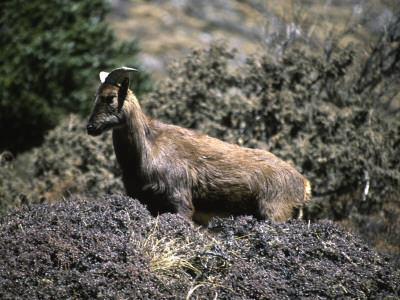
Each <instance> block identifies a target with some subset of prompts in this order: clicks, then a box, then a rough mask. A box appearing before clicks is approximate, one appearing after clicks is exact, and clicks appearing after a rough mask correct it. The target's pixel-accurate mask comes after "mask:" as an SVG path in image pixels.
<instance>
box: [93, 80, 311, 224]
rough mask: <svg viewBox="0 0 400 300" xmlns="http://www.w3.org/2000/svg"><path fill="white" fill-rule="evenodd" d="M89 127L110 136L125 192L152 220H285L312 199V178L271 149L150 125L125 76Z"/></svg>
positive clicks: (105, 94)
mask: <svg viewBox="0 0 400 300" xmlns="http://www.w3.org/2000/svg"><path fill="white" fill-rule="evenodd" d="M87 129H88V133H89V134H91V135H94V136H95V135H99V134H101V133H102V132H104V131H105V130H108V129H112V130H113V143H114V149H115V154H116V156H117V160H118V163H119V165H120V167H121V169H122V173H123V176H122V179H123V182H124V186H125V189H126V192H127V194H128V195H129V196H131V197H134V198H137V199H139V200H140V201H141V202H142V203H144V204H146V205H147V206H148V209H149V210H150V212H151V213H152V214H153V215H156V214H158V213H163V212H174V213H180V214H182V215H184V216H186V217H187V218H190V219H193V220H194V221H195V222H197V223H200V224H207V222H208V221H209V219H210V218H211V217H213V216H228V215H253V216H256V217H257V218H269V219H271V220H273V221H283V220H286V219H288V218H292V217H298V216H299V215H301V209H302V207H303V206H304V205H306V204H307V203H308V201H309V198H310V193H311V188H310V184H309V182H308V180H307V179H305V178H304V177H303V176H302V175H301V174H300V173H299V172H297V171H296V170H295V169H294V168H293V167H291V166H290V165H289V164H287V163H285V162H284V161H282V160H281V159H279V158H277V157H276V156H274V155H273V154H271V153H269V152H267V151H264V150H258V149H248V148H243V147H239V146H237V145H232V144H228V143H225V142H223V141H220V140H218V139H215V138H212V137H208V136H205V135H202V134H199V133H197V132H195V131H192V130H188V129H184V128H181V127H178V126H174V125H166V124H163V123H161V122H158V121H157V120H152V119H149V118H148V117H146V115H145V114H144V113H143V112H142V110H141V108H140V106H139V102H138V101H137V99H136V97H135V95H134V94H133V93H132V92H131V91H130V90H129V79H128V78H125V79H124V80H123V82H122V83H121V84H120V85H118V86H114V85H110V84H107V83H103V84H102V85H101V86H100V88H99V90H98V94H97V96H96V102H95V106H94V108H93V112H92V115H91V116H90V119H89V122H88V126H87ZM296 214H297V216H296Z"/></svg>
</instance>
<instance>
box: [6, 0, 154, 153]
mask: <svg viewBox="0 0 400 300" xmlns="http://www.w3.org/2000/svg"><path fill="white" fill-rule="evenodd" d="M108 12H109V5H108V2H107V1H106V0H94V1H93V0H83V1H81V0H79V1H78V0H72V1H64V0H55V1H45V0H37V1H28V0H5V1H2V2H1V4H0V28H1V35H0V44H1V45H2V46H1V47H0V72H1V74H2V76H1V77H0V135H1V137H2V138H1V140H0V152H2V151H4V150H9V151H12V152H13V153H16V152H22V151H24V150H26V149H29V148H30V147H32V146H37V145H39V144H40V143H41V141H42V140H43V135H44V133H45V132H46V131H47V130H48V129H50V128H52V127H54V126H55V125H56V124H57V122H58V121H59V120H60V118H61V116H63V115H65V114H66V113H70V112H74V113H83V114H87V113H88V112H89V111H90V108H91V105H92V101H88V98H90V97H91V95H93V87H94V85H93V83H94V82H95V80H96V79H97V78H98V77H97V76H98V72H99V71H101V69H105V70H110V69H113V68H115V67H117V66H120V65H121V64H128V65H130V66H135V65H137V61H135V60H134V59H133V57H134V55H135V54H136V53H137V52H138V46H137V42H136V41H130V42H123V43H118V42H117V40H116V36H115V34H114V32H113V31H112V30H111V28H110V27H109V26H108V24H107V23H106V22H105V17H106V15H107V13H108ZM147 78H148V76H147V75H146V74H145V73H140V74H139V75H138V76H135V78H133V82H134V83H133V86H134V87H135V89H136V91H137V93H139V94H140V93H141V92H142V91H143V90H145V89H146V88H148V81H147Z"/></svg>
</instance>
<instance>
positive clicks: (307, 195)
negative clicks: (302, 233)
mask: <svg viewBox="0 0 400 300" xmlns="http://www.w3.org/2000/svg"><path fill="white" fill-rule="evenodd" d="M310 200H311V184H310V182H309V181H308V180H307V179H305V178H304V197H303V203H302V205H301V206H300V207H298V208H297V209H295V210H294V213H293V217H294V218H295V219H298V220H301V219H302V218H303V208H304V207H305V206H307V205H308V203H309V202H310Z"/></svg>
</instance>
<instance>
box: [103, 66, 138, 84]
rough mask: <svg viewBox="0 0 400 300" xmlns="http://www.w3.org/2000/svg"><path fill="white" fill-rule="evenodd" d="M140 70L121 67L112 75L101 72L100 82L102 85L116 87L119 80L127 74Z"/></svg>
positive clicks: (111, 73)
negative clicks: (106, 84)
mask: <svg viewBox="0 0 400 300" xmlns="http://www.w3.org/2000/svg"><path fill="white" fill-rule="evenodd" d="M137 71H138V70H136V69H133V68H128V67H121V68H118V69H115V70H112V71H111V72H110V73H107V72H100V81H101V83H108V84H112V85H116V84H117V83H118V80H119V79H120V78H121V76H122V75H124V74H125V73H127V72H137Z"/></svg>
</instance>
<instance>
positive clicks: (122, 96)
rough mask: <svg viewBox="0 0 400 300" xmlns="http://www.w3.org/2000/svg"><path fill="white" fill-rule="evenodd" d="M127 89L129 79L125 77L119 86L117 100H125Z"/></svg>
mask: <svg viewBox="0 0 400 300" xmlns="http://www.w3.org/2000/svg"><path fill="white" fill-rule="evenodd" d="M128 89H129V77H125V78H124V80H122V82H121V86H120V88H119V91H118V99H120V100H125V98H126V95H127V94H128Z"/></svg>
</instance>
